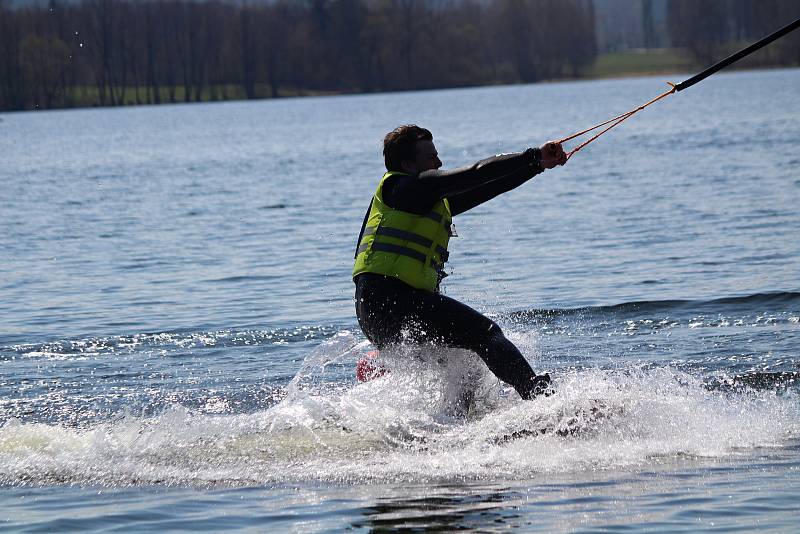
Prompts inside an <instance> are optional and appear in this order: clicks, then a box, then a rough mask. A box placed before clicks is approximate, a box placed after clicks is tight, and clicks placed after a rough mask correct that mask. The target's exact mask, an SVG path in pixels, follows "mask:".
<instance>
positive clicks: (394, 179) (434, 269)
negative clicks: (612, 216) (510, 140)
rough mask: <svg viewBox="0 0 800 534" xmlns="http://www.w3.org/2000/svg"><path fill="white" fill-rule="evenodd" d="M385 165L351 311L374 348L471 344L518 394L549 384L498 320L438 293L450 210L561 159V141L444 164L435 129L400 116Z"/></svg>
mask: <svg viewBox="0 0 800 534" xmlns="http://www.w3.org/2000/svg"><path fill="white" fill-rule="evenodd" d="M383 156H384V161H385V163H386V170H387V172H386V174H384V176H383V179H382V180H381V182H380V184H379V185H378V189H377V191H376V192H375V195H374V196H373V198H372V202H371V204H370V207H369V209H368V210H367V214H366V216H365V217H364V224H363V225H362V227H361V233H360V234H359V238H358V244H357V248H356V256H355V265H354V267H353V280H354V282H355V284H356V296H355V300H356V314H357V316H358V324H359V325H360V326H361V330H362V331H363V332H364V335H366V336H367V338H368V339H369V340H370V341H371V342H372V343H373V344H374V345H375V346H377V347H378V348H379V349H383V348H385V347H387V346H390V345H392V344H397V343H401V342H403V341H408V342H412V343H420V342H426V341H428V342H433V343H437V344H440V345H443V346H448V347H457V348H463V349H468V350H472V351H474V352H476V353H477V354H478V355H479V356H480V357H481V358H482V359H483V361H484V362H485V363H486V365H487V366H488V367H489V369H490V370H491V371H492V372H493V373H494V374H495V375H496V376H497V377H498V378H500V379H501V380H503V381H504V382H507V383H508V384H511V385H512V386H513V387H514V389H515V390H516V391H517V393H519V394H520V396H521V397H522V398H523V399H531V398H533V397H535V396H536V395H539V394H542V393H547V392H548V391H549V387H548V386H549V384H550V375H548V374H543V375H536V373H534V371H533V369H531V367H530V365H529V364H528V362H527V361H526V360H525V358H524V357H523V356H522V354H521V353H520V352H519V350H518V349H517V347H515V346H514V344H513V343H511V341H509V340H508V339H507V338H506V337H505V336H504V335H503V332H502V330H501V329H500V327H499V326H497V324H496V323H495V322H494V321H492V320H490V319H489V318H487V317H485V316H483V315H482V314H480V313H478V312H477V311H475V310H473V309H472V308H470V307H468V306H466V305H464V304H462V303H460V302H458V301H457V300H455V299H452V298H449V297H446V296H444V295H442V294H441V293H439V283H440V282H441V280H442V278H444V277H445V276H447V275H446V273H445V272H444V263H445V262H446V261H447V256H448V252H447V245H448V242H449V239H450V237H453V236H456V235H457V234H456V233H455V227H454V226H453V224H452V217H453V216H455V215H458V214H460V213H464V212H465V211H467V210H470V209H472V208H474V207H475V206H477V205H479V204H482V203H483V202H486V201H487V200H490V199H492V198H494V197H496V196H497V195H499V194H501V193H505V192H507V191H510V190H511V189H514V188H515V187H517V186H519V185H522V184H523V183H525V182H526V181H528V180H529V179H530V178H532V177H533V176H535V175H537V174H539V173H540V172H542V171H543V170H544V169H552V168H553V167H555V166H556V165H563V164H564V163H566V161H567V156H566V154H565V153H564V150H563V148H562V147H561V145H560V144H559V143H552V142H551V143H546V144H545V145H543V146H542V147H541V148H529V149H527V150H526V151H524V152H521V153H517V154H504V155H499V156H494V157H490V158H487V159H484V160H481V161H479V162H477V163H475V164H474V165H471V166H469V167H463V168H460V169H456V170H453V171H440V170H439V168H440V167H441V166H442V162H441V161H440V160H439V155H438V153H437V151H436V146H435V145H434V144H433V135H431V132H429V131H428V130H426V129H424V128H420V127H418V126H416V125H405V126H400V127H398V128H396V129H395V130H393V131H391V132H389V133H388V134H387V135H386V137H385V138H384V140H383Z"/></svg>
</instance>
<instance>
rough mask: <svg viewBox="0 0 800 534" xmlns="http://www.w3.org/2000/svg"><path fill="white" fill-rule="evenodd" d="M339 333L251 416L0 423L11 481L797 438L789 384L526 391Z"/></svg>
mask: <svg viewBox="0 0 800 534" xmlns="http://www.w3.org/2000/svg"><path fill="white" fill-rule="evenodd" d="M368 348H369V347H368V346H367V345H366V344H365V343H363V342H362V343H358V342H357V340H356V339H355V338H354V336H353V335H352V334H350V333H348V332H341V333H339V334H337V335H336V336H334V337H333V338H331V339H329V340H328V341H326V342H324V343H323V344H322V345H321V346H320V347H319V348H318V349H317V350H316V351H314V352H313V353H312V354H310V355H309V356H308V357H307V358H306V360H305V361H304V363H303V365H302V366H301V370H300V372H299V373H298V374H297V376H296V377H295V379H294V380H293V381H292V382H291V383H290V384H289V385H288V387H287V388H286V391H285V394H284V396H283V399H282V400H281V401H280V402H279V403H278V404H276V405H275V406H273V407H271V408H270V409H268V410H264V411H260V412H256V413H251V414H234V415H231V414H207V413H205V414H203V413H195V412H192V411H189V410H187V409H185V408H183V407H180V406H175V407H173V408H171V409H168V410H166V411H164V412H163V413H160V414H159V415H157V416H154V417H139V416H133V415H130V414H128V415H124V416H121V417H120V418H119V419H117V420H115V421H109V422H106V423H103V424H98V425H94V426H91V427H87V428H76V427H66V426H58V425H47V424H37V423H25V422H21V421H18V420H12V421H8V422H6V423H5V424H4V425H3V426H2V429H1V430H0V482H2V483H6V484H34V485H39V484H51V483H70V484H100V485H140V484H177V485H190V486H204V485H239V484H264V483H276V482H277V483H291V482H296V481H338V482H361V483H368V482H389V481H393V482H396V481H415V482H425V481H445V480H465V479H490V478H491V479H496V478H498V477H511V478H526V477H531V476H535V475H537V474H541V473H565V472H579V471H586V470H597V469H620V468H627V467H630V466H643V465H648V464H652V463H654V462H660V461H665V460H669V459H673V458H676V457H682V458H690V459H691V458H728V457H732V456H736V455H742V454H754V451H756V450H763V448H765V447H777V448H780V447H782V446H784V445H786V444H787V443H788V442H789V440H791V439H793V438H796V437H797V436H798V434H800V423H799V422H798V421H800V418H799V417H798V415H800V402H799V399H798V397H797V394H796V392H795V391H794V390H791V389H788V390H783V391H781V392H778V391H776V390H769V391H755V390H750V389H746V388H742V389H738V390H735V391H730V390H728V391H723V390H713V389H710V388H708V387H707V386H706V385H705V384H704V382H703V381H702V380H700V379H699V378H697V377H693V376H690V375H688V374H686V373H683V372H680V371H678V370H675V369H673V368H670V367H666V366H665V367H654V366H636V365H629V366H627V367H621V368H616V369H583V370H569V371H562V372H561V373H554V377H555V388H556V390H557V394H555V395H553V396H551V397H546V398H545V397H541V398H537V399H535V400H533V401H522V400H520V399H519V397H518V396H517V395H516V393H515V392H513V390H511V389H510V388H508V387H505V386H504V385H503V384H501V383H499V382H498V381H497V380H496V379H495V378H494V377H493V376H492V375H491V374H490V373H489V372H488V370H487V369H486V368H485V366H484V365H483V363H482V362H480V360H478V359H477V357H476V356H474V355H473V354H471V353H469V352H466V351H448V350H442V349H436V348H433V347H422V348H419V349H413V350H412V349H403V350H399V351H397V352H395V353H383V354H382V355H381V358H380V362H379V363H380V364H381V365H383V366H385V367H386V368H387V369H388V370H389V372H388V373H387V374H386V375H384V376H383V377H381V378H378V379H375V380H372V381H370V382H366V383H357V382H356V381H355V378H354V376H353V368H354V362H355V361H356V359H357V358H358V357H360V356H361V355H363V354H364V352H365V351H366V350H367V349H368Z"/></svg>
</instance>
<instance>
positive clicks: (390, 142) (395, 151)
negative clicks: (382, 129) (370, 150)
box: [383, 124, 433, 171]
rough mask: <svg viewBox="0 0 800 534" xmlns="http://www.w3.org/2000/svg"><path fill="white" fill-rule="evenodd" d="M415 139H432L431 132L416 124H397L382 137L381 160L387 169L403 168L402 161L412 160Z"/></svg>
mask: <svg viewBox="0 0 800 534" xmlns="http://www.w3.org/2000/svg"><path fill="white" fill-rule="evenodd" d="M417 141H433V134H432V133H431V132H430V131H428V130H426V129H425V128H420V127H419V126H417V125H416V124H404V125H403V126H398V127H397V128H395V129H394V130H392V131H391V132H389V133H388V134H386V137H384V138H383V161H384V163H385V164H386V170H387V171H401V170H403V166H402V163H403V161H406V160H413V159H414V157H415V155H416V154H415V152H414V151H415V148H416V144H417Z"/></svg>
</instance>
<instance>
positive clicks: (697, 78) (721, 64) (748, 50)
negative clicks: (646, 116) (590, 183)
mask: <svg viewBox="0 0 800 534" xmlns="http://www.w3.org/2000/svg"><path fill="white" fill-rule="evenodd" d="M798 27H800V19H797V20H795V21H794V22H792V23H789V24H787V25H786V26H784V27H783V28H781V29H779V30H777V31H775V32H773V33H771V34H769V35H767V36H766V37H764V38H763V39H761V40H759V41H756V42H755V43H753V44H751V45H750V46H748V47H745V48H742V49H741V50H739V51H738V52H736V53H734V54H731V55H730V56H728V57H726V58H725V59H723V60H722V61H718V62H717V63H715V64H713V65H711V66H710V67H708V68H707V69H705V70H704V71H702V72H700V73H698V74H695V75H694V76H692V77H691V78H688V79H686V80H684V81H682V82H681V83H679V84H674V83H671V82H667V84H669V86H670V89H669V91H666V92H664V93H662V94H660V95H659V96H657V97H655V98H654V99H652V100H651V101H649V102H647V103H646V104H643V105H641V106H639V107H638V108H635V109H632V110H630V111H628V112H625V113H623V114H622V115H617V116H616V117H614V118H613V119H609V120H607V121H605V122H601V123H600V124H596V125H595V126H592V127H591V128H586V129H585V130H582V131H580V132H577V133H574V134H572V135H569V136H567V137H565V138H563V139H561V140H559V141H558V143H559V144H563V143H566V142H567V141H570V140H572V139H575V138H576V137H580V136H582V135H585V134H587V133H589V132H592V131H594V130H597V129H598V128H602V127H603V126H606V125H610V126H608V127H607V128H605V129H603V130H601V131H600V132H598V133H597V134H595V135H594V136H592V137H591V138H589V139H588V140H586V141H584V142H583V143H581V144H579V145H578V146H576V147H575V148H573V149H572V150H570V151H569V152H567V160H568V161H569V158H571V157H572V156H573V155H574V154H575V153H576V152H578V151H579V150H580V149H582V148H583V147H585V146H586V145H588V144H589V143H591V142H592V141H594V140H595V139H597V138H598V137H600V136H601V135H603V134H604V133H606V132H607V131H609V130H611V129H612V128H614V127H615V126H617V125H619V124H622V122H624V121H625V120H627V119H628V118H630V117H631V116H633V115H634V114H636V113H638V112H640V111H642V110H643V109H644V108H646V107H647V106H650V105H651V104H655V103H656V102H658V101H659V100H661V99H662V98H666V97H668V96H669V95H671V94H673V93H677V92H679V91H683V90H684V89H688V88H689V87H691V86H693V85H694V84H696V83H698V82H701V81H703V80H705V79H706V78H708V77H709V76H711V75H712V74H714V73H716V72H718V71H720V70H722V69H724V68H725V67H727V66H729V65H732V64H733V63H736V62H737V61H739V60H740V59H742V58H744V57H746V56H749V55H750V54H752V53H753V52H755V51H756V50H760V49H761V48H764V47H765V46H767V45H768V44H770V43H771V42H773V41H775V40H777V39H780V38H781V37H783V36H784V35H786V34H788V33H789V32H792V31H794V30H796V29H797V28H798Z"/></svg>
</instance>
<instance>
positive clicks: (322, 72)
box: [0, 0, 596, 110]
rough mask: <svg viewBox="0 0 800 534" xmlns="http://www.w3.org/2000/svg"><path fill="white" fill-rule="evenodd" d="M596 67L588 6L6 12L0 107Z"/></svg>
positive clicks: (584, 0)
mask: <svg viewBox="0 0 800 534" xmlns="http://www.w3.org/2000/svg"><path fill="white" fill-rule="evenodd" d="M0 2H2V0H0ZM595 55H596V49H595V38H594V21H593V12H592V9H591V1H590V0H500V1H494V2H486V1H482V0H475V1H463V2H442V0H438V1H437V0H307V1H297V0H295V1H273V2H262V3H251V4H248V3H238V4H231V3H221V2H218V1H205V2H197V1H183V0H165V1H133V0H84V1H81V2H77V3H76V2H60V1H56V0H52V1H51V2H50V3H49V4H48V5H45V6H39V7H29V8H25V9H10V8H8V7H5V8H4V7H2V4H0V109H4V110H16V109H29V108H33V107H42V108H51V107H69V106H74V105H100V106H104V105H121V104H126V103H133V104H157V103H162V102H195V101H200V100H222V99H230V98H263V97H277V96H281V95H284V94H309V93H328V92H372V91H388V90H405V89H427V88H437V87H452V86H463V85H480V84H488V83H509V82H534V81H537V80H541V79H545V78H554V77H559V76H564V75H569V76H579V75H581V73H583V72H584V71H585V70H586V69H587V68H588V67H590V66H591V65H592V63H593V61H594V58H595Z"/></svg>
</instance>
